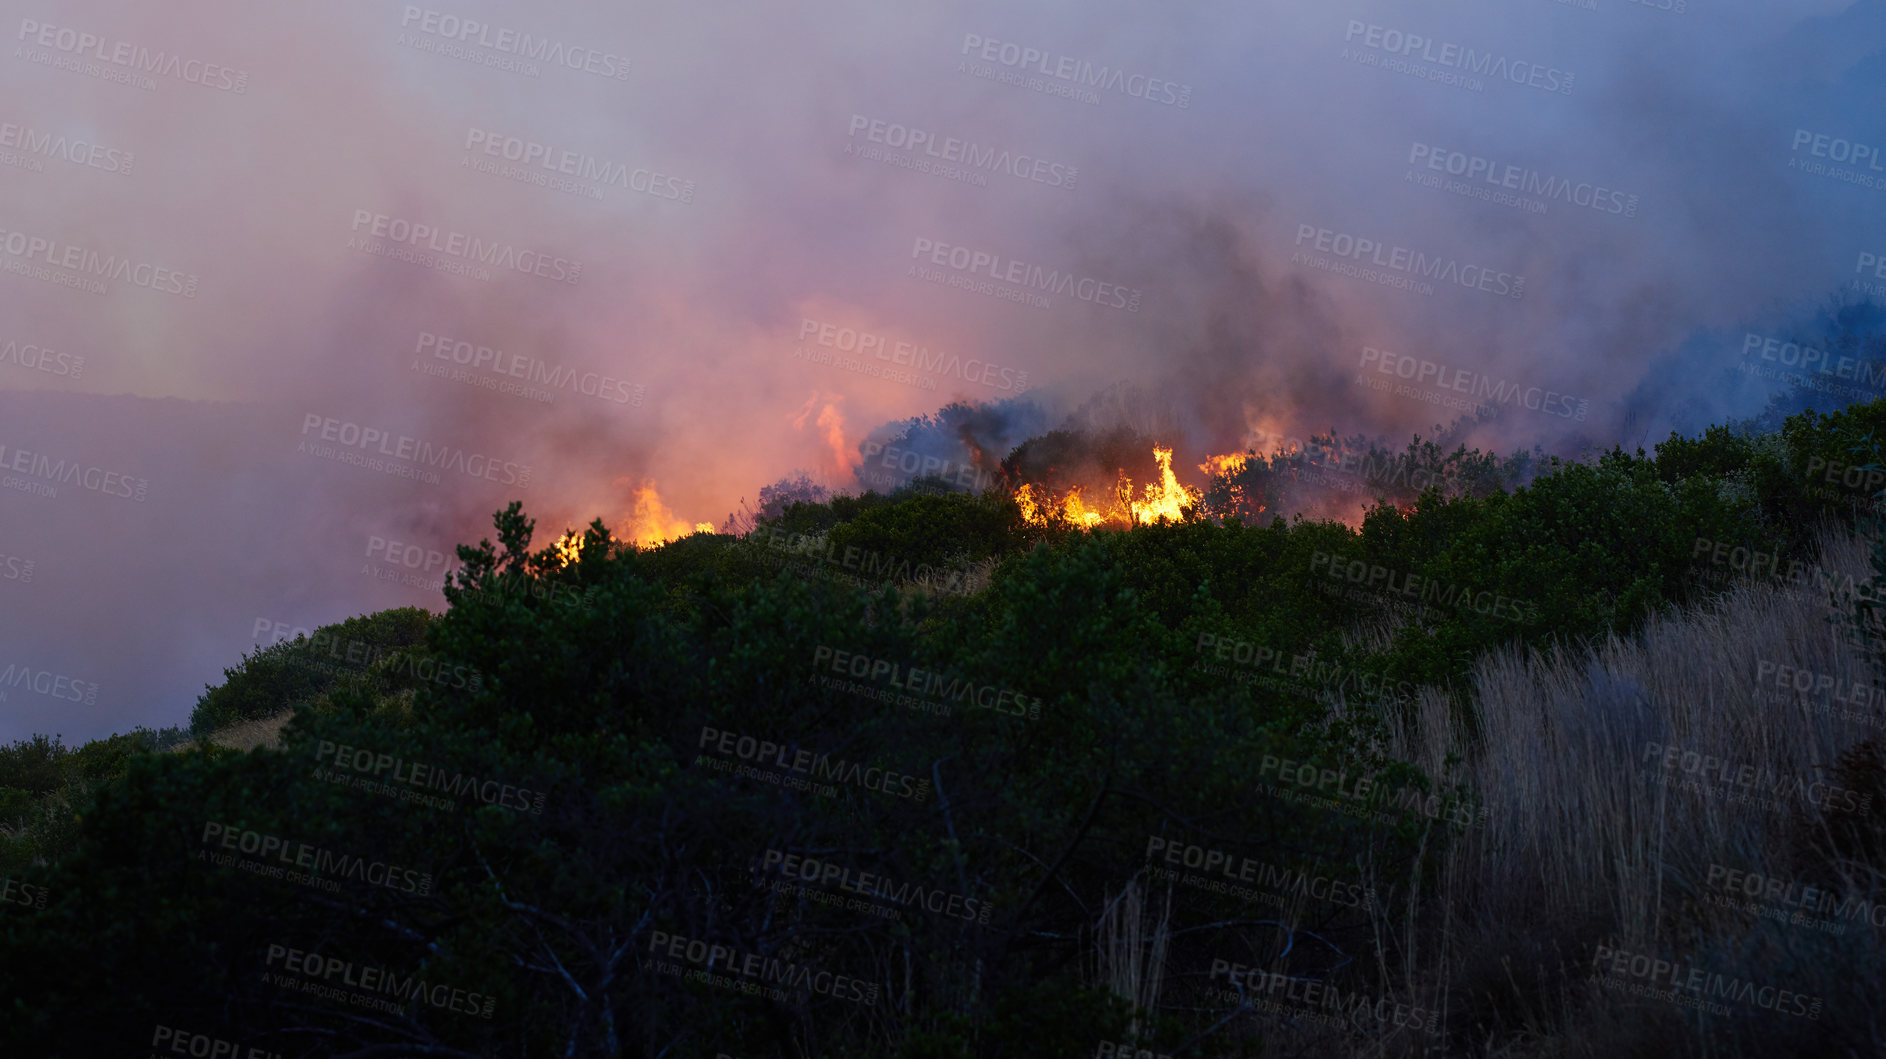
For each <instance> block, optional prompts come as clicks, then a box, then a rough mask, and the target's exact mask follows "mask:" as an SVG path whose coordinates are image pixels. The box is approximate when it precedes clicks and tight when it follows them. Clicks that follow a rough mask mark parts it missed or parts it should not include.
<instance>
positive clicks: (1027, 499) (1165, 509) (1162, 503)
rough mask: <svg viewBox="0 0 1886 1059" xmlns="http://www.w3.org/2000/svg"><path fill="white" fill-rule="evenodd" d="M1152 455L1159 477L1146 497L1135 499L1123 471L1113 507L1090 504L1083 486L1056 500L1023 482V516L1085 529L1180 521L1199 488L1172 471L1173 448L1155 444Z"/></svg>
mask: <svg viewBox="0 0 1886 1059" xmlns="http://www.w3.org/2000/svg"><path fill="white" fill-rule="evenodd" d="M1153 459H1154V460H1156V461H1158V463H1159V481H1158V482H1156V483H1153V484H1149V485H1147V486H1146V489H1145V497H1144V499H1140V500H1135V499H1133V482H1132V479H1130V478H1128V477H1127V476H1126V474H1125V473H1124V472H1122V473H1121V474H1120V480H1119V483H1118V485H1117V487H1116V489H1115V493H1116V495H1115V498H1114V504H1113V507H1112V509H1111V510H1102V509H1101V508H1098V507H1090V506H1089V505H1088V503H1087V499H1086V497H1085V496H1084V495H1083V494H1082V491H1081V487H1080V486H1074V487H1073V488H1071V489H1069V490H1068V491H1067V495H1065V496H1063V497H1062V498H1061V500H1060V501H1059V502H1058V503H1057V502H1055V501H1054V499H1053V498H1052V497H1048V498H1045V499H1037V498H1036V496H1035V490H1034V486H1032V485H1023V486H1022V487H1021V488H1020V489H1017V490H1016V491H1015V500H1016V503H1017V504H1019V505H1020V507H1021V511H1022V518H1023V519H1025V520H1027V521H1028V522H1030V523H1033V524H1034V525H1037V526H1048V525H1053V524H1054V523H1056V522H1067V523H1071V524H1073V525H1075V526H1078V527H1080V528H1082V529H1094V528H1095V527H1098V526H1102V525H1107V524H1109V523H1111V524H1115V525H1120V526H1133V525H1138V524H1139V523H1142V522H1156V521H1158V520H1160V519H1170V520H1172V521H1174V522H1177V521H1178V520H1179V519H1180V518H1181V517H1182V516H1183V514H1184V512H1183V509H1184V508H1187V507H1193V506H1196V505H1197V504H1198V502H1199V497H1200V492H1199V490H1197V489H1194V488H1191V487H1190V486H1187V485H1185V484H1183V483H1181V482H1180V481H1179V478H1178V476H1177V475H1175V474H1173V473H1172V450H1171V449H1162V448H1157V447H1155V448H1154V449H1153Z"/></svg>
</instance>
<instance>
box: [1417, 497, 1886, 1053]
mask: <svg viewBox="0 0 1886 1059" xmlns="http://www.w3.org/2000/svg"><path fill="white" fill-rule="evenodd" d="M1822 549H1823V551H1822V560H1821V561H1822V563H1823V564H1824V565H1825V566H1826V567H1827V568H1828V569H1829V570H1830V571H1832V572H1833V573H1835V574H1836V575H1837V576H1845V575H1851V576H1852V577H1853V578H1854V580H1855V581H1856V582H1859V583H1864V582H1865V581H1866V580H1867V579H1868V578H1869V577H1870V576H1871V573H1872V571H1871V569H1870V568H1869V566H1868V564H1867V557H1866V545H1865V543H1864V542H1863V541H1860V540H1859V539H1857V538H1853V537H1850V536H1844V535H1833V534H1829V535H1827V536H1825V537H1823V544H1822ZM1848 604H1849V601H1848V600H1845V599H1830V597H1829V594H1828V593H1827V591H1826V590H1824V589H1791V588H1787V587H1780V586H1777V585H1776V584H1774V583H1770V584H1744V585H1739V586H1736V587H1734V588H1732V589H1731V590H1730V591H1728V592H1727V593H1725V594H1724V595H1723V596H1722V597H1721V598H1719V599H1717V600H1715V601H1713V602H1711V603H1710V604H1707V605H1704V606H1701V607H1698V608H1694V609H1692V610H1691V611H1689V612H1688V613H1685V614H1681V615H1674V616H1666V617H1661V618H1656V619H1653V620H1652V621H1651V622H1650V623H1649V624H1648V626H1647V627H1646V628H1645V629H1644V630H1643V632H1642V633H1641V634H1640V635H1639V636H1637V637H1634V638H1633V639H1632V640H1630V641H1629V642H1626V641H1621V640H1619V639H1617V638H1616V637H1612V638H1610V639H1609V640H1608V641H1607V642H1605V643H1603V644H1601V645H1597V646H1596V647H1594V648H1593V649H1591V650H1588V651H1584V652H1572V651H1566V650H1557V651H1554V652H1552V653H1550V654H1540V653H1536V652H1535V653H1532V654H1531V655H1529V656H1522V655H1520V654H1519V653H1518V652H1516V651H1505V652H1500V653H1496V654H1493V655H1490V656H1489V657H1486V658H1483V659H1482V660H1481V661H1480V662H1479V664H1478V665H1477V666H1476V673H1475V684H1476V690H1477V698H1478V703H1479V708H1478V710H1477V715H1478V717H1479V719H1480V731H1479V732H1477V733H1471V732H1466V731H1463V730H1461V725H1460V724H1459V723H1458V722H1457V721H1456V720H1455V717H1456V713H1455V711H1454V710H1453V707H1452V704H1451V703H1450V702H1449V701H1448V700H1447V698H1446V697H1445V696H1444V695H1439V694H1432V693H1430V694H1426V695H1424V696H1422V698H1421V701H1420V703H1419V709H1418V712H1417V715H1416V716H1415V717H1413V718H1410V719H1409V723H1406V724H1401V725H1397V726H1395V731H1394V734H1393V735H1392V737H1391V739H1390V746H1389V747H1388V750H1389V752H1390V753H1391V754H1393V755H1395V756H1398V757H1402V758H1404V759H1405V760H1409V761H1412V762H1414V763H1416V764H1418V765H1420V766H1421V767H1422V768H1423V769H1424V770H1426V771H1428V772H1429V774H1430V775H1439V774H1440V773H1441V771H1442V765H1443V762H1444V760H1445V758H1446V756H1447V755H1448V754H1449V753H1450V752H1452V753H1457V754H1459V755H1461V757H1462V758H1463V759H1464V761H1465V766H1464V771H1463V773H1462V775H1461V778H1463V779H1464V780H1465V781H1466V782H1467V783H1468V785H1469V786H1471V787H1472V788H1473V789H1474V790H1476V791H1477V792H1479V794H1480V796H1481V797H1482V799H1483V800H1484V805H1485V806H1486V807H1487V825H1486V827H1485V829H1484V831H1483V832H1479V833H1473V834H1470V835H1469V837H1468V839H1467V840H1466V841H1463V842H1460V843H1458V844H1456V845H1454V846H1453V847H1452V848H1451V849H1450V850H1449V852H1448V863H1447V865H1446V869H1447V870H1446V872H1445V876H1446V878H1447V879H1448V880H1449V884H1448V886H1447V889H1446V891H1445V892H1444V893H1442V894H1440V895H1439V896H1438V900H1439V901H1440V902H1441V903H1442V904H1443V906H1444V907H1443V909H1442V912H1443V913H1444V914H1445V916H1446V917H1447V918H1448V920H1449V921H1450V922H1451V923H1452V924H1453V926H1452V928H1451V929H1449V930H1448V931H1446V932H1445V934H1438V932H1436V931H1434V929H1433V926H1434V924H1433V922H1432V921H1433V920H1434V919H1435V918H1436V917H1435V914H1434V911H1433V910H1431V909H1430V910H1426V914H1424V916H1423V917H1422V918H1423V921H1422V925H1421V927H1420V928H1418V929H1420V930H1421V931H1422V932H1423V933H1425V934H1435V935H1437V936H1435V937H1432V938H1429V939H1426V940H1427V952H1428V954H1429V955H1430V957H1431V958H1432V960H1433V962H1432V963H1431V964H1430V968H1431V971H1432V973H1433V974H1434V975H1435V976H1436V977H1437V978H1440V979H1443V980H1452V981H1454V982H1455V983H1456V984H1457V989H1456V992H1457V994H1459V995H1463V996H1464V997H1465V999H1464V1000H1462V1001H1461V1002H1460V1003H1459V1004H1457V1006H1456V1010H1455V1012H1453V1014H1455V1015H1456V1016H1457V1018H1458V1016H1460V1015H1466V1016H1468V1017H1469V1021H1471V1022H1478V1023H1480V1024H1482V1026H1483V1027H1484V1031H1485V1036H1484V1037H1483V1038H1482V1039H1483V1041H1484V1042H1486V1044H1487V1045H1491V1044H1492V1043H1493V1042H1499V1043H1498V1046H1497V1047H1493V1046H1484V1045H1483V1047H1482V1048H1481V1049H1479V1050H1480V1051H1482V1052H1483V1054H1498V1055H1512V1056H1519V1055H1529V1056H1531V1055H1536V1056H1561V1055H1564V1056H1572V1055H1579V1056H1586V1055H1591V1056H1595V1055H1604V1056H1606V1057H1607V1059H1621V1057H1623V1056H1630V1055H1646V1056H1648V1055H1657V1056H1660V1057H1661V1056H1671V1055H1691V1054H1694V1055H1717V1056H1735V1055H1748V1056H1766V1055H1781V1054H1847V1053H1848V1052H1849V1051H1851V1053H1852V1054H1861V1055H1870V1054H1876V1044H1881V1043H1886V1034H1882V1033H1880V1032H1878V1030H1879V1027H1878V1022H1879V1020H1878V1017H1876V1016H1874V1015H1873V1014H1872V1012H1873V1011H1875V1010H1878V1009H1879V1007H1880V1001H1881V1000H1882V999H1883V998H1882V996H1881V995H1880V994H1881V992H1882V990H1881V989H1880V985H1881V983H1880V982H1879V980H1878V977H1877V975H1876V974H1875V973H1874V972H1875V969H1876V968H1877V967H1878V966H1879V964H1878V962H1877V960H1878V957H1879V955H1880V951H1881V945H1880V934H1879V932H1877V931H1876V930H1875V929H1874V928H1873V927H1872V926H1871V925H1870V924H1869V923H1867V922H1864V921H1861V922H1858V923H1852V924H1849V926H1848V928H1847V931H1846V934H1845V935H1843V936H1832V935H1829V934H1826V933H1822V932H1819V931H1816V930H1813V929H1812V928H1807V927H1799V926H1786V925H1782V924H1778V923H1774V922H1771V921H1768V920H1762V919H1757V918H1754V917H1753V916H1751V915H1749V914H1748V913H1745V912H1742V911H1740V910H1731V909H1722V908H1719V907H1716V906H1712V905H1710V904H1709V903H1708V902H1707V901H1706V900H1705V897H1704V895H1705V892H1706V889H1707V887H1706V882H1705V880H1706V878H1707V875H1708V873H1709V870H1710V867H1711V865H1712V864H1714V865H1722V866H1725V867H1728V868H1733V869H1736V870H1740V871H1746V872H1752V873H1757V874H1760V875H1763V876H1774V877H1779V878H1782V879H1800V880H1801V881H1802V882H1803V883H1807V882H1810V881H1812V882H1820V883H1830V884H1832V885H1834V886H1836V887H1840V888H1841V889H1842V890H1843V895H1854V894H1859V895H1868V899H1869V900H1871V899H1872V898H1873V897H1878V896H1886V895H1882V894H1881V893H1880V892H1879V888H1878V886H1877V885H1876V879H1875V878H1873V876H1872V873H1871V872H1870V871H1869V870H1868V869H1866V868H1865V866H1863V865H1859V864H1855V863H1852V862H1847V863H1845V864H1839V865H1826V866H1823V869H1822V870H1821V871H1820V873H1819V874H1818V875H1817V876H1816V877H1815V878H1813V879H1812V880H1810V879H1808V878H1804V877H1803V872H1804V871H1806V872H1812V871H1813V868H1812V866H1811V865H1810V864H1809V863H1808V862H1806V861H1804V860H1803V858H1802V856H1801V852H1800V851H1801V849H1802V847H1803V845H1804V843H1803V842H1802V841H1801V840H1802V838H1803V837H1804V836H1805V835H1806V833H1807V832H1808V831H1809V830H1811V829H1810V828H1809V825H1808V821H1809V820H1810V819H1811V818H1813V817H1816V816H1818V814H1816V813H1813V812H1811V811H1810V810H1807V809H1806V807H1800V811H1799V812H1798V813H1796V812H1789V811H1774V810H1771V809H1768V808H1764V807H1759V806H1752V805H1742V804H1735V803H1733V802H1730V801H1728V800H1727V799H1724V798H1721V797H1704V796H1702V795H1699V794H1695V793H1691V792H1684V791H1676V790H1671V789H1669V788H1667V787H1665V786H1663V785H1662V784H1660V783H1658V782H1654V780H1655V778H1658V777H1661V776H1663V775H1664V774H1665V773H1663V771H1662V769H1661V765H1660V760H1661V759H1660V758H1659V757H1657V756H1656V748H1657V747H1661V746H1678V747H1681V748H1683V749H1684V750H1686V751H1694V752H1696V753H1699V754H1703V755H1713V756H1715V757H1717V758H1719V759H1722V760H1725V761H1729V762H1734V763H1736V764H1737V765H1741V764H1747V765H1750V766H1753V767H1754V768H1756V769H1757V770H1766V771H1769V772H1772V773H1774V774H1775V775H1777V776H1800V777H1804V778H1805V779H1807V780H1809V781H1812V780H1823V781H1827V780H1833V781H1835V782H1839V781H1838V779H1837V777H1835V776H1834V774H1833V772H1832V768H1833V766H1834V765H1835V763H1836V759H1837V758H1838V757H1839V756H1840V755H1841V753H1842V752H1844V751H1847V750H1848V749H1850V748H1851V747H1853V746H1854V745H1856V744H1857V743H1859V742H1860V741H1862V740H1864V739H1867V738H1869V737H1873V736H1876V735H1878V734H1880V733H1881V732H1882V731H1886V728H1883V727H1881V726H1886V715H1879V714H1878V713H1877V711H1876V712H1875V717H1876V718H1877V719H1876V720H1875V721H1874V722H1873V723H1872V724H1871V725H1869V724H1866V723H1861V722H1857V721H1852V720H1842V719H1836V718H1834V717H1833V716H1832V715H1830V714H1828V713H1824V712H1820V711H1815V710H1808V709H1804V708H1803V705H1802V704H1801V700H1800V699H1799V698H1797V697H1796V696H1795V695H1793V694H1792V693H1774V692H1773V691H1772V689H1773V686H1774V672H1775V671H1774V670H1772V669H1769V670H1766V671H1765V672H1766V674H1767V677H1768V680H1767V683H1766V684H1765V685H1764V684H1763V683H1761V682H1758V680H1757V675H1758V667H1761V666H1762V663H1764V662H1767V663H1774V664H1776V665H1782V666H1794V667H1798V668H1801V669H1806V670H1809V671H1812V672H1814V673H1817V674H1828V675H1831V676H1834V677H1836V678H1839V679H1842V680H1846V681H1849V682H1851V683H1852V684H1853V685H1857V686H1860V687H1869V686H1871V684H1872V681H1873V678H1874V676H1875V673H1874V672H1873V670H1872V667H1871V666H1870V664H1869V663H1868V662H1867V661H1866V660H1865V659H1863V658H1862V657H1860V653H1859V652H1857V651H1856V650H1855V649H1854V648H1853V647H1852V645H1851V643H1850V641H1849V638H1848V634H1847V633H1846V631H1845V629H1844V628H1843V626H1842V625H1841V624H1840V623H1839V622H1838V621H1837V620H1830V619H1838V618H1839V617H1840V616H1842V615H1844V614H1846V613H1847V612H1849V610H1850V607H1849V605H1848ZM1795 805H1796V806H1799V805H1800V803H1799V802H1798V801H1796V802H1795ZM1879 811H1886V806H1880V807H1877V808H1876V809H1875V812H1879ZM1830 876H1831V877H1830ZM1598 944H1608V945H1612V946H1615V947H1617V948H1620V949H1628V950H1629V951H1633V952H1643V953H1646V954H1649V955H1651V956H1652V957H1653V958H1656V957H1661V958H1665V959H1670V960H1672V961H1673V962H1680V961H1684V960H1687V961H1692V962H1694V963H1695V964H1698V965H1701V966H1703V967H1706V968H1707V969H1708V970H1710V971H1715V972H1718V973H1721V974H1724V975H1734V976H1737V977H1739V978H1741V979H1744V980H1750V981H1753V982H1755V983H1757V984H1758V985H1773V986H1776V987H1779V988H1785V989H1790V990H1793V991H1796V992H1800V993H1804V994H1807V995H1809V996H1818V997H1822V998H1824V999H1825V1001H1826V1008H1825V1009H1824V1012H1823V1014H1822V1016H1821V1018H1820V1020H1818V1021H1809V1020H1806V1019H1803V1018H1800V1017H1798V1016H1794V1015H1788V1014H1779V1013H1776V1012H1773V1011H1764V1010H1758V1009H1756V1008H1754V1007H1752V1006H1750V1005H1746V1004H1743V1005H1735V1004H1733V1003H1732V1004H1731V1005H1730V1006H1731V1007H1732V1009H1733V1010H1735V1012H1736V1013H1735V1015H1733V1016H1727V1017H1725V1016H1699V1015H1697V1014H1695V1013H1692V1012H1690V1011H1688V1010H1687V1009H1684V1008H1680V1007H1678V1006H1676V1005H1674V1004H1671V1003H1668V1002H1661V1001H1648V1000H1635V999H1632V1000H1622V999H1620V998H1619V996H1618V994H1615V993H1606V992H1603V991H1600V990H1598V989H1597V988H1596V987H1595V986H1593V985H1591V984H1590V983H1588V982H1586V981H1585V980H1584V979H1586V978H1587V977H1588V975H1589V971H1590V966H1591V964H1590V960H1591V954H1592V951H1593V946H1594V945H1598ZM1836 1024H1837V1025H1839V1026H1840V1027H1842V1029H1843V1030H1844V1031H1845V1032H1844V1033H1842V1034H1841V1036H1842V1037H1843V1038H1844V1039H1843V1040H1842V1041H1841V1042H1840V1048H1839V1050H1836V1051H1825V1050H1823V1049H1829V1048H1834V1047H1835V1042H1833V1041H1832V1040H1829V1039H1826V1038H1816V1037H1815V1035H1816V1034H1821V1033H1826V1032H1827V1030H1828V1027H1829V1026H1832V1025H1836ZM1810 1042H1811V1043H1810ZM1797 1046H1799V1048H1800V1049H1801V1050H1800V1051H1797V1050H1796V1049H1797Z"/></svg>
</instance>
